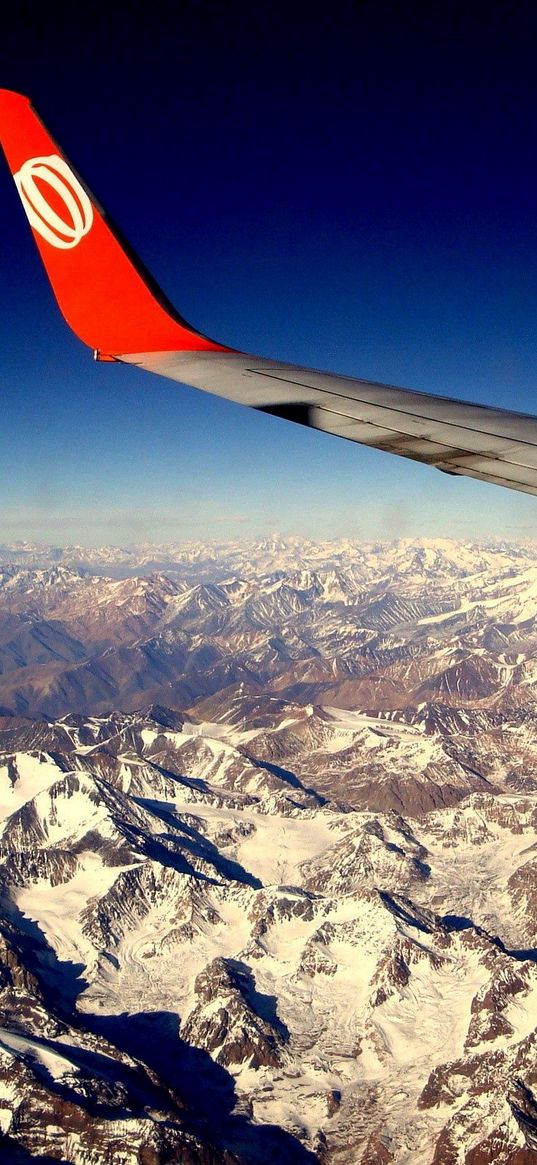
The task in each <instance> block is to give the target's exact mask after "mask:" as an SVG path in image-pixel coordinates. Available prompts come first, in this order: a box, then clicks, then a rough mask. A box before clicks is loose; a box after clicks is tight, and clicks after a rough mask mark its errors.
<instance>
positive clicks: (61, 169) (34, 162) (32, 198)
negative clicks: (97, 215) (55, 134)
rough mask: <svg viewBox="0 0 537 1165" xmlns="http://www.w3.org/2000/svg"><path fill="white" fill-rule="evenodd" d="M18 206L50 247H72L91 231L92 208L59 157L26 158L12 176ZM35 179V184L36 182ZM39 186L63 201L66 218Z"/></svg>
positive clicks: (76, 180)
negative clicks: (20, 202)
mask: <svg viewBox="0 0 537 1165" xmlns="http://www.w3.org/2000/svg"><path fill="white" fill-rule="evenodd" d="M13 177H14V179H15V185H16V187H17V190H18V192H19V194H20V196H21V199H22V205H23V206H24V209H25V211H26V214H27V215H28V220H29V222H30V226H32V227H33V229H34V230H35V231H37V232H38V234H40V235H41V237H42V238H43V239H46V241H47V243H51V244H52V246H53V247H60V248H62V250H68V249H69V248H70V247H76V246H77V245H78V243H79V242H80V240H81V239H82V238H83V237H84V235H87V233H88V231H89V230H91V226H92V223H93V207H92V205H91V202H90V200H89V198H88V196H87V194H86V191H85V190H84V188H83V187H82V186H81V185H80V182H79V181H78V178H75V176H74V174H73V172H72V170H70V169H69V166H68V165H67V162H64V160H63V158H60V156H59V154H51V155H50V157H48V158H29V159H28V161H27V162H24V164H23V165H22V166H21V168H20V170H19V171H18V172H17V174H14V175H13ZM36 179H39V184H38V182H37V181H36ZM43 183H44V184H45V185H48V186H49V187H50V189H51V191H55V192H56V194H58V195H59V196H60V198H61V199H62V201H63V204H64V206H65V210H66V217H65V218H63V216H62V215H60V214H58V212H57V210H55V209H54V207H52V206H51V205H50V203H49V202H47V199H46V198H45V195H44V194H43V189H42V186H43Z"/></svg>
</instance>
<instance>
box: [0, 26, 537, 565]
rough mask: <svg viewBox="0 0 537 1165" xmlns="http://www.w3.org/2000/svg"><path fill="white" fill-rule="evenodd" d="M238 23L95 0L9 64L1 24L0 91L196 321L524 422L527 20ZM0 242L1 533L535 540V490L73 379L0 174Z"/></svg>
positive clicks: (84, 355)
mask: <svg viewBox="0 0 537 1165" xmlns="http://www.w3.org/2000/svg"><path fill="white" fill-rule="evenodd" d="M30 7H32V6H30ZM251 7H252V6H250V9H248V8H247V7H245V8H243V7H242V6H235V5H227V6H222V7H221V9H220V8H219V7H218V6H216V8H215V6H214V5H204V4H189V3H187V4H185V5H184V7H183V8H182V10H181V12H180V14H178V13H177V8H178V6H176V5H166V4H162V5H160V6H157V7H156V8H153V7H152V9H151V13H150V12H149V6H140V7H138V6H129V7H128V9H127V7H125V9H123V7H122V6H121V5H117V6H114V11H113V13H112V15H111V16H110V15H109V16H108V17H106V16H105V15H104V13H105V9H104V7H103V9H102V14H101V11H100V8H99V6H96V7H95V9H94V10H93V14H92V19H91V21H90V24H89V27H88V28H87V29H86V32H85V36H84V37H83V38H80V39H78V38H75V39H72V35H71V30H70V25H69V10H68V8H67V6H65V9H63V6H61V5H60V6H59V8H58V13H59V15H58V16H57V17H56V18H55V20H54V22H52V23H51V22H50V21H49V22H48V23H47V19H46V14H45V13H42V14H41V16H40V17H39V18H37V17H36V19H34V20H33V21H32V23H31V28H30V31H29V32H28V27H29V26H28V24H27V25H26V31H25V38H26V39H25V44H26V54H25V57H24V59H22V58H21V54H20V52H19V53H18V54H15V51H14V46H15V44H16V43H20V36H21V24H20V22H23V21H24V20H25V19H26V20H27V15H28V13H27V12H26V6H25V5H22V8H21V12H20V14H19V15H18V16H13V17H12V24H11V25H9V26H8V28H7V30H6V35H5V38H4V41H3V45H2V48H1V49H0V53H1V59H2V81H3V83H4V84H5V85H6V86H7V87H11V88H18V89H20V90H21V91H23V92H26V93H28V95H30V96H31V97H32V99H33V100H34V103H35V104H36V106H37V108H38V109H39V110H40V112H41V113H42V116H43V117H44V119H45V121H46V122H47V124H48V125H49V127H50V129H51V130H52V132H53V133H54V134H55V136H56V137H57V138H58V140H59V141H60V143H61V145H62V146H63V148H64V149H65V150H66V152H67V153H68V155H69V156H70V158H71V159H72V161H73V162H74V164H75V166H76V167H77V169H78V170H79V171H80V173H81V174H82V175H83V176H84V178H85V179H86V180H87V182H88V183H89V185H90V186H91V187H92V188H93V189H94V190H95V191H96V193H97V195H98V196H99V197H100V198H101V199H102V201H103V202H104V204H105V205H106V206H107V208H108V209H109V210H110V212H111V213H112V215H113V217H114V218H115V219H116V220H117V221H118V222H119V223H120V225H121V227H122V228H123V230H124V232H125V233H126V235H127V236H128V237H129V238H130V240H131V242H132V243H133V244H134V245H135V246H136V248H137V249H138V250H139V251H140V253H141V255H142V257H143V259H144V261H145V262H146V263H147V265H148V266H149V267H150V268H151V269H152V271H153V272H154V274H155V276H156V277H157V279H158V281H159V282H160V283H161V284H162V286H163V287H164V289H165V290H166V292H167V293H168V295H169V296H170V298H171V299H172V300H173V301H174V302H175V304H176V306H177V307H178V309H179V310H180V311H181V313H182V314H183V315H184V316H185V317H186V318H187V319H189V320H190V321H191V322H192V323H193V324H195V325H197V326H198V327H199V328H200V329H201V330H203V331H205V332H207V333H208V334H210V335H213V336H214V337H215V338H216V339H219V340H222V341H224V342H227V343H229V344H230V345H233V346H234V347H239V348H244V349H246V350H247V351H253V352H260V353H263V354H267V355H269V356H273V357H275V358H282V359H289V360H291V361H295V362H297V363H305V364H309V365H313V366H316V367H321V368H329V369H333V370H335V371H341V372H346V373H349V374H355V375H358V376H363V377H370V378H371V379H374V380H381V381H382V380H384V381H386V382H388V383H393V384H400V385H403V386H407V387H410V388H417V389H421V390H423V391H428V390H429V391H433V392H440V393H447V394H449V395H453V396H459V397H461V398H465V399H469V400H472V399H473V400H476V401H480V402H489V403H494V404H498V405H501V406H503V407H506V408H516V409H519V410H521V411H527V412H537V348H536V344H535V333H536V328H535V320H536V314H537V200H536V197H535V189H534V181H533V176H534V174H535V171H536V165H535V163H536V158H535V153H536V145H535V132H534V123H535V114H536V106H537V85H536V82H535V80H533V77H534V68H533V64H532V61H531V52H530V48H531V44H532V43H534V40H533V39H532V37H533V35H534V32H535V29H534V28H533V24H532V21H533V23H535V18H534V16H533V14H532V13H530V11H529V8H528V10H527V11H526V9H525V7H524V6H522V7H521V8H520V9H517V10H515V12H514V14H509V17H508V14H507V13H505V16H504V19H503V22H502V17H501V15H498V14H497V13H495V12H488V11H487V10H486V9H484V8H483V9H482V8H481V6H475V7H473V6H472V5H470V6H468V7H467V9H466V11H465V12H464V13H463V12H458V10H457V9H456V6H453V9H452V12H451V15H449V14H448V15H447V16H446V14H445V13H444V15H442V14H438V15H436V16H435V15H434V13H429V14H427V15H423V16H422V15H420V12H418V8H420V10H421V6H416V8H415V10H414V9H413V8H412V6H411V7H410V9H409V11H410V16H409V15H408V13H407V14H406V15H403V14H402V11H401V6H397V5H384V4H379V5H375V6H370V5H368V4H363V5H349V6H346V5H341V6H337V5H336V6H335V8H333V9H332V10H331V13H330V15H329V16H327V17H325V23H324V24H321V23H318V24H316V23H315V22H314V21H310V22H309V24H308V26H307V27H305V26H304V25H303V23H301V21H300V19H299V18H298V16H297V17H296V19H295V18H294V17H293V15H292V14H291V16H289V15H287V17H286V18H285V19H284V16H283V13H284V9H283V8H282V9H280V10H279V9H278V5H276V6H271V7H269V6H267V7H266V8H265V6H264V5H262V4H261V5H260V6H259V7H258V8H257V9H256V10H255V11H252V10H251ZM224 8H225V11H224ZM33 9H34V16H35V13H36V10H35V6H33ZM127 13H128V14H129V17H128V20H127ZM0 232H1V254H2V264H1V267H0V304H1V309H0V382H1V386H2V398H3V400H2V426H1V431H0V489H1V497H2V506H1V509H0V540H11V539H16V538H31V539H35V538H38V539H42V540H47V541H49V540H50V541H54V542H58V543H60V544H62V543H68V542H73V541H79V542H82V543H85V544H88V545H91V544H96V543H102V542H115V543H118V542H120V543H129V542H133V541H140V540H146V539H148V540H153V541H168V540H175V539H182V538H185V539H190V538H193V537H200V538H218V539H219V540H220V539H225V538H228V537H235V536H238V535H239V536H240V535H241V534H244V535H247V536H252V535H264V534H268V533H270V532H272V531H274V530H276V531H279V532H281V533H292V534H305V535H308V536H310V537H311V536H312V537H319V538H327V537H332V536H333V537H339V536H346V535H348V536H351V537H364V538H376V537H396V536H399V535H404V536H406V537H412V536H423V535H427V536H434V535H439V536H450V535H452V536H454V537H479V536H486V537H488V536H491V537H515V538H528V537H535V536H537V499H534V498H530V497H527V496H525V495H522V494H516V493H514V492H512V491H503V490H500V489H497V488H495V487H491V486H485V485H482V484H479V483H474V482H470V481H463V480H456V479H451V478H449V477H446V476H444V475H442V474H439V473H438V472H436V471H434V470H431V469H427V468H424V467H421V466H418V465H416V464H414V463H412V462H408V461H405V460H404V459H400V458H395V457H392V456H390V455H387V454H381V453H376V452H374V451H372V450H367V449H362V448H361V447H359V446H356V445H353V444H352V443H350V442H344V441H338V440H337V439H335V438H331V437H329V436H326V435H323V434H318V433H314V432H311V431H308V430H305V429H303V428H301V427H295V426H293V425H290V424H288V423H285V422H282V421H279V420H277V419H276V418H271V417H267V416H264V415H259V414H256V413H255V412H252V411H250V410H245V409H242V408H240V407H239V406H236V405H233V404H230V403H227V402H225V401H220V400H217V399H215V398H212V397H210V396H206V395H204V394H201V393H199V392H196V391H195V390H193V389H188V388H182V387H181V386H178V385H175V384H173V383H172V382H171V381H166V380H161V379H159V378H157V377H153V376H150V375H148V374H144V373H139V372H136V370H133V369H127V368H119V367H117V366H113V365H101V366H99V365H95V364H94V363H93V361H92V359H91V354H90V353H89V352H88V351H87V350H86V349H85V348H83V347H82V345H80V343H79V342H78V341H77V340H76V339H75V338H74V337H73V336H71V334H70V333H69V331H68V330H67V328H66V327H65V325H64V324H63V322H62V320H61V318H60V316H59V314H58V311H57V309H56V307H55V304H54V302H53V300H52V297H51V294H50V292H49V289H48V285H47V284H46V281H45V277H44V275H43V273H42V271H41V268H40V266H39V261H38V259H37V255H36V254H35V253H34V249H33V244H32V242H31V239H30V237H29V232H28V229H27V226H26V222H25V220H24V216H23V214H22V212H21V210H20V206H19V204H18V200H17V197H16V194H15V191H14V189H13V187H12V183H11V181H10V179H9V176H8V173H7V170H6V169H3V170H2V172H1V174H0Z"/></svg>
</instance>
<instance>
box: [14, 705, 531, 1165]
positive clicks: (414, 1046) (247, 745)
mask: <svg viewBox="0 0 537 1165" xmlns="http://www.w3.org/2000/svg"><path fill="white" fill-rule="evenodd" d="M3 724H4V727H3V729H2V733H1V735H0V747H1V750H2V751H1V754H0V761H1V767H0V789H1V793H2V804H1V806H0V811H1V815H2V826H1V834H0V859H1V861H0V887H1V899H2V921H1V930H0V934H1V944H0V959H1V963H2V972H1V973H2V980H1V988H0V1010H1V1016H0V1020H1V1024H0V1027H1V1030H0V1086H1V1088H2V1104H1V1112H0V1117H1V1120H2V1127H3V1129H4V1142H3V1143H4V1147H5V1151H6V1152H7V1151H8V1150H9V1152H12V1153H15V1148H16V1147H17V1146H18V1147H19V1148H20V1149H21V1150H22V1148H24V1149H25V1150H27V1151H28V1152H29V1153H32V1154H34V1155H36V1159H37V1155H38V1154H40V1153H41V1154H43V1153H46V1152H48V1153H49V1154H50V1152H51V1149H52V1148H54V1153H55V1154H56V1155H57V1156H59V1157H60V1159H62V1160H68V1161H72V1162H74V1163H76V1165H83V1163H86V1162H90V1161H91V1162H92V1163H93V1162H97V1163H98V1165H100V1163H101V1162H103V1165H104V1162H105V1161H108V1160H109V1159H110V1157H109V1156H107V1154H110V1153H112V1154H113V1153H114V1152H116V1153H117V1154H121V1157H120V1156H118V1158H117V1159H118V1160H119V1159H121V1160H122V1161H125V1162H128V1163H129V1165H130V1162H132V1163H133V1165H134V1162H139V1161H151V1162H153V1161H155V1162H165V1161H171V1160H173V1161H178V1162H183V1161H185V1162H187V1161H188V1162H191V1161H196V1162H205V1161H207V1162H209V1161H211V1162H220V1161H221V1162H224V1161H227V1162H231V1161H234V1160H236V1161H239V1162H260V1161H263V1160H267V1159H268V1157H269V1156H270V1155H272V1156H274V1157H275V1158H276V1159H277V1160H279V1161H283V1162H295V1161H296V1162H302V1161H303V1162H308V1161H309V1162H313V1161H314V1160H317V1161H319V1162H338V1163H339V1162H341V1163H342V1165H343V1163H349V1165H350V1163H351V1162H352V1163H354V1162H373V1161H376V1160H380V1161H385V1162H391V1161H393V1162H396V1163H401V1165H403V1163H407V1162H409V1161H412V1162H416V1165H431V1163H433V1162H434V1165H440V1163H444V1162H447V1161H453V1162H459V1161H460V1162H461V1163H462V1162H477V1161H479V1162H485V1161H490V1162H492V1161H498V1162H505V1163H507V1162H509V1163H510V1165H511V1163H512V1165H514V1163H515V1162H516V1163H517V1165H518V1163H519V1162H526V1161H528V1162H529V1161H530V1159H531V1156H532V1155H533V1153H534V1151H535V1148H536V1147H537V1119H536V1117H537V1110H536V1107H535V1101H534V1095H533V1088H534V1086H535V1080H536V1075H537V1072H536V1069H537V1061H536V1047H535V1033H534V1024H535V1014H536V1010H535V1009H536V1004H537V957H536V953H535V951H536V946H535V944H536V943H537V894H536V878H535V868H536V858H535V855H536V854H537V794H536V793H535V792H533V791H531V792H527V791H526V792H513V791H510V792H509V791H506V786H505V783H504V784H503V785H501V784H500V782H499V781H498V782H497V783H496V785H494V786H493V785H489V784H488V783H487V781H486V780H480V781H478V780H476V784H475V785H474V786H472V785H471V784H470V785H469V786H467V787H466V788H465V787H464V779H468V780H469V781H470V782H471V780H472V777H471V776H469V777H467V778H463V777H462V776H460V774H459V776H460V779H461V782H462V783H461V785H460V787H459V788H458V790H457V796H458V798H459V799H458V800H457V801H456V803H455V804H453V805H452V806H448V807H446V804H445V798H444V803H443V802H442V798H441V797H440V805H441V807H440V808H429V807H428V812H420V813H419V814H418V815H415V814H414V815H411V814H408V813H406V814H402V813H400V812H398V811H397V810H396V809H394V808H390V809H386V810H385V811H377V810H374V809H372V808H370V807H368V805H367V797H366V796H365V794H364V793H363V791H362V795H361V807H360V808H353V807H352V804H351V802H352V797H353V796H354V793H353V789H352V788H351V801H345V800H344V799H343V798H342V796H341V792H342V787H343V786H342V779H341V776H340V777H339V779H338V782H337V792H338V796H337V798H333V797H332V796H330V791H329V786H330V774H331V772H332V769H331V763H332V762H333V760H334V758H337V757H338V756H341V757H342V760H343V761H344V759H345V754H346V753H347V752H348V751H349V749H354V750H355V752H356V755H357V756H360V757H362V758H363V756H364V755H365V754H369V755H370V756H371V758H372V761H371V770H370V789H371V802H372V803H373V802H375V800H376V792H375V785H376V783H377V781H381V780H382V767H383V764H384V761H383V759H382V757H383V753H384V752H385V754H386V760H385V763H386V766H387V767H389V766H390V764H392V763H393V756H392V754H393V753H397V752H398V750H399V751H400V752H401V757H402V759H403V760H404V764H406V765H407V766H413V772H414V779H415V780H416V779H417V774H418V773H419V772H420V771H423V765H424V760H425V759H426V758H427V757H428V756H429V754H431V752H432V753H433V755H434V751H435V749H436V748H437V747H439V746H438V742H437V741H436V740H435V738H434V736H431V735H430V734H428V733H427V732H426V731H425V729H424V727H423V725H421V726H419V727H417V726H412V727H409V726H407V725H402V724H400V723H397V722H393V721H390V720H387V719H385V718H377V719H375V718H373V717H365V716H361V715H358V714H349V713H343V712H342V711H340V710H339V711H338V710H335V709H332V708H323V707H319V708H313V707H305V708H304V707H300V706H298V705H292V704H288V705H286V704H285V703H284V702H283V701H281V700H278V699H274V698H265V699H261V698H258V699H257V700H255V701H254V700H252V699H251V698H244V699H243V702H242V705H241V703H240V701H239V700H237V699H236V698H235V699H233V700H232V701H231V702H230V703H229V704H228V706H227V707H226V708H225V709H223V708H221V711H220V716H219V718H218V719H217V720H215V721H213V722H207V721H203V720H197V719H195V718H194V717H193V716H192V715H190V716H180V715H179V714H177V713H174V712H172V711H171V710H166V709H162V708H153V709H150V710H149V711H147V712H146V713H133V714H130V715H125V714H120V713H116V714H114V715H112V716H110V717H107V718H105V717H102V718H99V717H92V718H82V717H77V716H69V717H65V718H64V719H62V720H60V721H57V722H53V723H46V722H44V721H41V722H39V723H35V722H23V721H20V720H19V721H13V722H11V723H10V722H9V721H8V720H7V719H6V720H4V722H3ZM282 734H286V738H287V739H289V738H290V737H293V736H294V737H295V739H296V740H297V741H298V747H297V750H296V753H295V756H296V757H297V758H303V755H304V749H305V748H306V750H309V751H310V754H311V755H312V756H316V757H317V763H318V764H319V763H320V762H319V757H320V755H321V753H323V754H324V756H325V758H326V764H327V766H328V767H327V773H328V776H327V777H326V779H325V782H324V791H323V792H322V793H321V792H320V791H319V789H318V788H317V787H316V784H315V781H314V779H312V775H311V772H310V771H309V770H308V771H307V772H305V771H302V769H301V768H299V766H296V765H295V766H294V768H293V767H291V764H290V760H289V754H288V752H287V753H286V756H285V762H286V763H285V764H282V763H281V755H280V754H281V737H282ZM414 749H417V750H418V751H417V753H414V752H413V750H414ZM275 755H276V756H277V757H278V761H275V759H274V757H275ZM373 758H374V759H373ZM455 767H456V765H455ZM306 778H307V779H306ZM401 779H402V778H401ZM449 779H450V781H455V776H450V778H449ZM436 782H437V788H438V789H441V786H442V780H441V773H440V768H439V767H437V776H436ZM364 787H365V786H364ZM472 788H473V790H474V791H470V790H471V789H472ZM39 1109H40V1110H41V1111H43V1109H45V1110H46V1111H47V1112H51V1113H52V1114H53V1117H51V1119H50V1122H49V1123H43V1118H42V1117H41V1118H38V1116H37V1112H38V1110H39ZM47 1120H48V1118H47ZM0 1148H1V1143H0ZM11 1159H13V1160H16V1157H15V1156H13V1157H12V1158H11Z"/></svg>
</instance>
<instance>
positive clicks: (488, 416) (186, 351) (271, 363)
mask: <svg viewBox="0 0 537 1165" xmlns="http://www.w3.org/2000/svg"><path fill="white" fill-rule="evenodd" d="M0 142H1V144H2V146H3V149H4V153H5V155H6V158H7V162H8V165H9V168H10V170H11V173H12V175H13V178H14V180H15V183H16V186H17V190H18V192H19V194H20V197H21V200H22V204H23V207H24V209H25V211H26V215H27V217H28V220H29V222H30V226H31V229H32V232H33V236H34V239H35V242H36V244H37V247H38V249H39V252H40V254H41V258H42V260H43V263H44V266H45V269H46V271H47V274H48V276H49V279H50V282H51V285H52V289H53V291H54V294H55V296H56V300H57V302H58V305H59V307H60V310H61V311H62V313H63V315H64V317H65V319H66V320H67V323H68V324H69V325H70V326H71V328H72V329H73V331H74V332H75V333H76V335H77V336H78V337H79V338H80V339H81V340H82V341H83V342H84V343H85V344H88V345H89V347H90V348H93V350H94V353H95V356H96V358H97V359H99V360H110V361H119V362H122V363H126V364H133V365H136V366H137V367H138V368H144V369H147V370H148V371H150V372H155V373H157V374H158V375H160V376H166V377H169V378H170V379H171V380H177V381H179V382H180V383H182V384H188V385H193V386H194V387H195V388H200V389H202V390H203V391H205V392H211V393H214V394H215V395H217V396H222V397H226V398H227V399H228V400H233V401H237V402H238V403H240V404H245V405H249V406H250V407H252V408H255V409H259V410H261V411H264V412H267V413H271V414H273V415H275V416H279V417H283V418H285V419H287V420H290V421H295V422H298V423H300V424H304V425H310V426H311V427H312V428H315V429H320V430H322V431H323V432H326V433H333V434H335V435H336V436H338V437H346V438H347V439H348V440H350V441H357V442H358V443H359V444H362V445H369V446H372V447H373V448H375V449H381V450H383V451H385V452H389V453H396V454H398V455H399V456H401V457H409V458H411V459H412V460H414V461H421V462H423V463H424V464H426V465H433V466H435V467H436V468H437V469H440V470H442V471H443V472H444V473H449V474H456V475H463V476H466V477H474V478H478V479H480V480H481V481H488V482H493V483H494V484H496V485H503V486H507V487H509V488H510V489H516V490H521V491H522V492H524V493H530V494H537V418H536V417H532V416H527V415H525V414H523V413H516V412H510V411H508V410H504V409H495V408H488V407H486V406H483V405H478V404H468V403H466V402H464V401H457V400H451V399H449V398H447V397H440V396H434V395H432V394H429V393H422V392H411V391H409V390H407V389H403V388H395V387H393V386H391V385H385V384H376V383H374V382H372V381H369V380H359V379H354V378H352V377H349V376H340V375H336V374H335V373H332V372H319V371H316V370H314V369H311V368H301V367H298V366H296V365H293V364H285V363H283V362H280V361H275V360H270V359H264V358H263V357H260V356H249V355H247V354H246V353H244V352H237V351H235V350H234V349H230V348H227V347H225V346H224V345H223V344H218V343H216V342H215V341H214V340H211V339H209V338H208V337H207V336H204V335H202V334H201V333H200V332H197V331H196V330H195V329H194V328H192V327H191V326H190V325H189V324H188V323H187V322H186V321H185V320H184V319H183V318H182V317H181V316H180V315H179V314H178V313H177V312H176V310H175V308H174V307H173V306H172V304H171V303H170V302H169V300H167V299H166V297H165V295H164V294H163V292H162V291H161V290H160V288H159V287H158V286H157V284H156V283H155V281H154V280H153V278H152V277H151V275H150V274H149V272H148V271H147V270H146V269H145V268H144V267H143V265H142V263H141V262H140V260H139V259H138V257H137V256H136V255H135V254H134V252H133V251H132V249H131V248H130V246H129V245H128V243H127V242H126V241H125V240H124V239H122V237H121V235H120V233H119V231H118V230H117V228H115V227H114V226H113V224H112V223H111V221H110V219H109V218H108V216H107V215H106V213H105V211H104V210H103V209H102V207H101V206H100V205H99V203H98V202H97V200H96V199H95V198H94V196H93V195H92V194H91V192H90V191H89V190H88V188H87V186H86V185H85V184H84V182H83V181H82V179H81V178H80V177H79V176H78V175H77V174H76V171H75V170H74V169H73V167H72V166H71V165H70V163H69V162H68V161H67V159H66V158H65V156H64V155H63V154H62V152H61V150H60V148H59V147H58V146H57V144H56V143H55V141H54V140H53V138H51V136H50V134H49V133H48V131H47V129H46V128H45V126H44V125H43V123H42V122H41V120H40V119H39V117H38V115H37V114H36V112H35V110H34V109H33V107H32V105H31V103H30V101H29V100H28V98H26V97H23V96H21V95H20V94H18V93H12V92H9V91H8V90H5V89H4V90H0Z"/></svg>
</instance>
